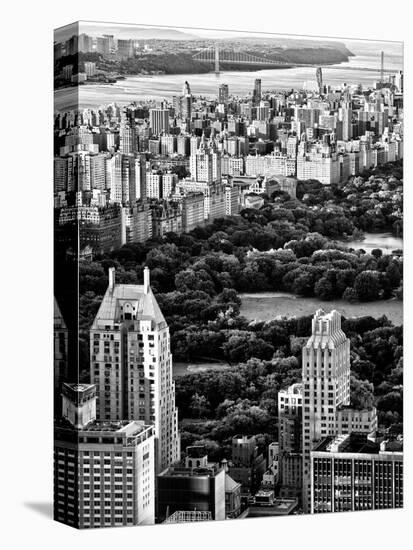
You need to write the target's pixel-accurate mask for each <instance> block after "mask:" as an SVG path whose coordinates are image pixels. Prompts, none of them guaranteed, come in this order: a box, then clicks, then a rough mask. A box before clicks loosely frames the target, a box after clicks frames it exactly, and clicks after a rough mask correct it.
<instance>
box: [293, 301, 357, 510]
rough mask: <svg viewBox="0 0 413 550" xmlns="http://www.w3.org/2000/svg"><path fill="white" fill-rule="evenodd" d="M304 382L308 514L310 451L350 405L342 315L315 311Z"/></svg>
mask: <svg viewBox="0 0 413 550" xmlns="http://www.w3.org/2000/svg"><path fill="white" fill-rule="evenodd" d="M302 378H303V397H304V399H303V508H304V512H310V510H311V472H310V465H311V455H310V453H311V449H312V447H313V445H314V443H315V442H317V441H319V440H321V439H322V438H325V437H327V436H329V435H332V436H334V435H336V415H337V409H338V408H339V407H340V406H342V405H349V404H350V340H349V339H348V338H347V337H346V335H345V334H344V332H343V331H342V329H341V315H340V313H339V312H338V311H336V310H333V311H331V312H330V313H324V311H323V310H322V309H319V310H317V311H316V313H315V315H314V317H313V321H312V335H311V336H310V338H309V340H308V342H307V344H306V345H305V346H304V347H303V351H302Z"/></svg>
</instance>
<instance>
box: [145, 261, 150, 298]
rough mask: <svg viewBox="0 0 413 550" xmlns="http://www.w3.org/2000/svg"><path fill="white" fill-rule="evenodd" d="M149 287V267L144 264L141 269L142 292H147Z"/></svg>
mask: <svg viewBox="0 0 413 550" xmlns="http://www.w3.org/2000/svg"><path fill="white" fill-rule="evenodd" d="M150 289H151V276H150V271H149V267H148V266H145V267H144V269H143V292H144V294H148V293H149V291H150Z"/></svg>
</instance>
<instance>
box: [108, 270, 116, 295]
mask: <svg viewBox="0 0 413 550" xmlns="http://www.w3.org/2000/svg"><path fill="white" fill-rule="evenodd" d="M115 271H116V270H115V268H114V267H110V268H109V290H110V291H111V292H113V290H114V288H115Z"/></svg>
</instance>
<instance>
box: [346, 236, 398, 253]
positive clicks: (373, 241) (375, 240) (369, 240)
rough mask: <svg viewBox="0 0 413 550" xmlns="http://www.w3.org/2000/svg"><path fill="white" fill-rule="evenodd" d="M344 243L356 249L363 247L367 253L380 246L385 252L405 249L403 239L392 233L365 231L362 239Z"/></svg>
mask: <svg viewBox="0 0 413 550" xmlns="http://www.w3.org/2000/svg"><path fill="white" fill-rule="evenodd" d="M344 244H345V245H346V246H347V247H348V248H354V249H355V250H358V249H360V248H362V249H363V250H365V251H366V252H367V253H370V252H371V251H372V250H374V249H375V248H380V249H381V250H382V252H383V254H390V253H391V252H392V251H393V250H403V239H401V238H400V237H395V236H394V235H392V234H391V233H365V234H364V239H363V240H362V241H345V242H344Z"/></svg>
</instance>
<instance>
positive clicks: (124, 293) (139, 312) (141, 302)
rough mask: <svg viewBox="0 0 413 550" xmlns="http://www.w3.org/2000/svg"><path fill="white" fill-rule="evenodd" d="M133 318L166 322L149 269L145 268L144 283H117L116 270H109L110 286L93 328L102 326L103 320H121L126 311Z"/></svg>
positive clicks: (157, 322)
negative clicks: (152, 286) (155, 293)
mask: <svg viewBox="0 0 413 550" xmlns="http://www.w3.org/2000/svg"><path fill="white" fill-rule="evenodd" d="M126 312H128V313H129V314H130V318H131V320H133V319H135V320H150V321H154V322H155V323H156V324H159V323H165V318H164V316H163V314H162V311H161V309H160V307H159V305H158V302H157V301H156V298H155V296H154V294H153V292H152V289H151V287H150V284H149V270H148V269H147V268H145V270H144V284H143V285H126V284H125V285H124V284H115V270H114V269H113V268H111V269H110V270H109V286H108V289H107V290H106V293H105V295H104V297H103V300H102V303H101V304H100V308H99V310H98V312H97V314H96V317H95V320H94V321H93V325H92V330H93V329H97V328H102V322H105V321H115V322H121V321H122V320H123V319H124V318H126V317H125V313H126Z"/></svg>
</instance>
